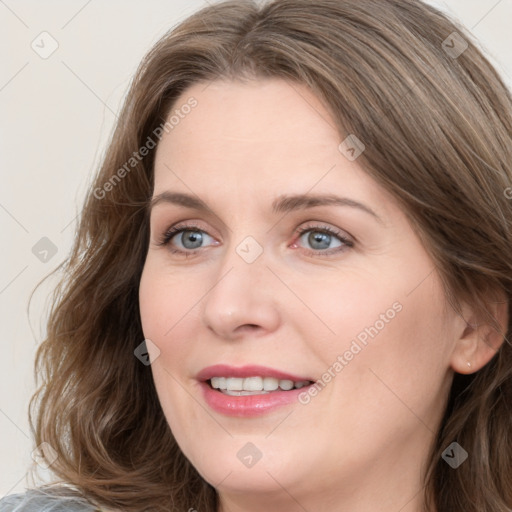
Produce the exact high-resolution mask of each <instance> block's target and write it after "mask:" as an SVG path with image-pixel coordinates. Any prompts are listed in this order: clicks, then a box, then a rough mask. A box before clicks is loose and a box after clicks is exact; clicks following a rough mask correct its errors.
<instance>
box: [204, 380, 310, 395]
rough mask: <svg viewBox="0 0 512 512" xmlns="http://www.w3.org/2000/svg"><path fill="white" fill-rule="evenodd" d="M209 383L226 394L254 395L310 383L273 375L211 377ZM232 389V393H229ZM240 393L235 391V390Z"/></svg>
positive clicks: (300, 386)
mask: <svg viewBox="0 0 512 512" xmlns="http://www.w3.org/2000/svg"><path fill="white" fill-rule="evenodd" d="M210 382H211V385H212V387H213V388H215V389H218V390H220V391H224V392H227V394H233V395H240V394H243V395H245V394H247V395H254V394H258V392H262V391H263V392H266V393H268V392H270V391H275V390H277V389H278V388H281V389H282V390H283V391H289V390H291V389H293V388H297V389H300V388H302V387H304V386H307V385H308V384H310V381H308V380H302V381H297V382H293V381H291V380H287V379H283V380H278V379H276V378H274V377H247V378H245V379H244V378H241V377H212V378H211V380H210ZM231 391H233V392H234V393H230V392H231ZM237 391H238V392H242V393H236V392H237Z"/></svg>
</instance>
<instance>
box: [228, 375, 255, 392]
mask: <svg viewBox="0 0 512 512" xmlns="http://www.w3.org/2000/svg"><path fill="white" fill-rule="evenodd" d="M228 389H229V388H228ZM243 389H244V391H261V390H262V389H263V379H262V378H261V377H249V378H247V379H244V388H243Z"/></svg>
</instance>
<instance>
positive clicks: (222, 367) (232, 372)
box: [196, 364, 316, 382]
mask: <svg viewBox="0 0 512 512" xmlns="http://www.w3.org/2000/svg"><path fill="white" fill-rule="evenodd" d="M212 377H274V378H275V379H279V380H293V381H294V382H299V381H301V380H312V381H314V380H316V379H313V378H311V377H299V376H297V375H292V374H290V373H285V372H282V371H280V370H274V369H273V368H268V367H266V366H257V365H250V366H239V367H236V366H229V365H227V364H216V365H214V366H207V367H206V368H203V369H202V370H201V371H200V372H199V373H198V374H197V376H196V378H197V380H199V381H202V382H204V381H207V380H210V379H211V378H212Z"/></svg>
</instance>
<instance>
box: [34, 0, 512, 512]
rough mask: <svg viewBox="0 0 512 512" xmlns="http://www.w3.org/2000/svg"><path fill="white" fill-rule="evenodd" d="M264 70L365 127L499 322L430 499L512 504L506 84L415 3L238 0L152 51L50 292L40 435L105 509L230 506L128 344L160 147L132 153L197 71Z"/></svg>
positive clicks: (400, 188) (445, 263)
mask: <svg viewBox="0 0 512 512" xmlns="http://www.w3.org/2000/svg"><path fill="white" fill-rule="evenodd" d="M453 32H457V33H458V34H459V36H457V37H458V38H457V39H456V40H454V39H453V37H454V36H453ZM449 37H452V39H449ZM446 41H448V43H446ZM454 41H456V42H457V46H456V47H455V43H454ZM464 42H466V43H467V44H468V47H467V49H465V51H463V52H462V53H461V54H460V55H456V54H454V52H453V48H455V49H458V48H462V49H463V48H464V44H465V43H464ZM462 43H464V44H462ZM461 44H462V46H461ZM450 49H452V51H450ZM265 77H273V78H275V77H277V78H281V79H284V80H287V81H289V83H290V84H293V83H300V84H306V85H307V86H309V87H310V88H311V90H312V91H313V92H314V93H315V94H316V95H317V96H318V97H319V98H320V99H321V101H322V102H324V104H325V105H326V107H327V108H328V110H329V111H330V112H331V113H332V116H333V119H334V120H335V122H336V129H337V130H339V134H340V142H341V141H342V140H344V139H345V138H346V137H347V135H348V134H356V136H357V137H358V138H359V139H360V140H361V141H363V142H364V144H365V146H366V150H365V152H364V153H363V154H362V155H361V156H360V157H359V159H358V163H359V164H360V165H361V166H362V168H363V169H364V170H365V171H366V172H367V173H368V174H369V175H370V176H371V177H372V178H373V179H375V180H376V182H377V183H379V184H380V185H381V186H383V187H384V188H385V189H386V190H387V191H389V192H390V193H391V194H393V196H394V197H395V198H396V199H397V200H398V201H399V202H400V204H401V206H402V207H403V210H404V211H405V212H406V213H407V215H408V218H409V220H410V222H411V224H412V225H413V226H414V228H415V230H416V231H417V233H418V235H419V236H420V237H421V240H422V242H423V243H424V246H425V249H426V250H427V251H428V253H429V255H430V256H431V257H432V260H433V261H434V263H435V267H436V271H437V272H438V273H439V275H440V277H441V279H442V283H443V287H444V289H445V292H446V297H447V298H448V299H449V302H450V304H451V305H452V306H453V307H454V308H455V309H456V311H460V309H459V308H460V301H461V300H464V301H467V302H469V303H470V304H471V305H473V306H474V308H475V310H476V311H478V312H479V313H480V314H481V317H480V318H485V319H486V321H487V320H488V322H489V324H491V325H492V326H493V328H494V329H496V331H497V332H498V333H500V335H501V336H502V337H503V340H504V341H503V343H502V344H501V346H500V348H499V350H497V352H496V354H494V356H493V358H492V359H491V360H490V362H489V363H488V364H486V365H485V366H484V367H483V368H481V369H480V370H479V371H477V372H475V373H473V374H471V375H461V374H458V373H455V374H454V378H453V385H452V388H451V391H450V395H449V397H447V405H446V409H445V413H444V418H443V420H442V422H441V424H440V425H439V430H438V432H437V436H436V438H435V440H434V442H433V444H432V449H431V454H430V459H429V461H428V472H427V473H426V475H425V489H424V491H425V492H424V495H425V510H432V508H431V507H435V510H436V511H437V512H453V511H455V510H464V511H465V512H511V511H512V409H511V404H512V345H511V343H510V341H509V339H508V337H509V333H510V321H509V324H508V325H500V323H499V322H498V320H497V319H496V317H495V315H494V314H493V304H496V303H497V302H501V303H503V302H504V301H506V302H507V304H508V306H507V311H508V313H510V301H509V299H510V297H511V294H512V258H511V253H512V205H511V202H510V200H509V199H508V196H509V195H510V194H509V193H508V192H507V190H509V191H510V190H512V189H509V188H508V187H509V186H510V185H511V183H512V98H511V95H510V92H509V90H508V89H507V87H506V86H505V85H504V83H503V81H502V79H501V78H500V76H499V75H498V74H497V72H496V71H495V69H494V68H493V67H492V65H491V64H490V63H489V61H488V60H487V59H486V57H485V56H484V55H483V54H482V52H481V50H479V49H478V45H477V44H476V42H475V41H474V40H473V39H472V36H471V35H470V34H469V33H468V32H467V31H466V30H465V29H464V28H463V27H461V26H459V25H458V24H457V23H456V22H454V21H452V20H450V19H449V18H448V17H447V16H446V15H444V14H442V13H441V12H439V11H438V10H436V9H435V8H433V7H430V6H428V5H425V4H423V3H422V2H420V1H417V0H357V1H356V0H315V1H314V2H312V1H310V0H274V1H270V2H265V3H261V2H260V3H259V4H258V3H256V2H255V1H250V0H246V1H244V0H240V1H227V2H222V3H218V4H215V5H212V6H208V7H206V8H204V9H202V10H201V11H198V12H197V13H195V14H194V15H192V16H191V17H189V18H188V19H186V20H185V21H184V22H182V23H181V24H179V25H178V26H177V27H175V28H174V29H173V30H171V31H169V32H168V33H167V34H166V35H165V36H164V37H163V38H162V39H161V40H160V41H159V42H158V43H157V44H156V45H155V46H154V47H153V48H152V49H151V50H150V51H149V53H148V54H147V55H146V57H145V58H144V60H143V61H142V63H141V65H140V67H139V69H138V71H137V73H136V75H135V77H134V79H133V82H132V84H131V86H130V90H129V92H128V94H127V97H126V100H125V103H124V106H123V108H122V111H121V113H120V116H119V121H118V123H117V125H116V127H115V130H114V131H113V134H112V137H111V140H110V143H109V145H108V147H107V149H106V152H105V154H104V158H103V163H102V165H101V168H100V169H99V172H98V173H97V175H96V176H95V181H94V184H93V186H92V187H91V189H90V191H89V193H88V196H87V197H86V200H85V204H84V207H83V211H82V213H81V217H80V220H79V224H78V227H77V230H76V239H75V241H74V245H73V248H72V252H71V253H70V255H69V257H68V259H67V260H66V261H65V262H64V263H63V264H62V268H61V270H62V271H63V277H62V278H61V281H60V282H59V284H58V286H57V287H56V288H55V291H54V294H53V295H52V302H51V308H50V311H49V319H48V323H47V335H46V338H45V339H44V340H43V342H42V343H41V344H40V346H39V347H38V350H37V354H36V361H35V372H36V378H37V379H38V381H39V379H41V385H40V386H39V387H38V389H37V391H36V393H35V394H34V396H33V397H32V400H31V402H30V406H29V418H30V425H31V428H32V432H33V435H34V438H35V442H36V445H39V444H41V443H43V442H47V443H49V445H50V446H51V447H52V448H53V449H54V450H55V451H56V452H57V454H58V458H57V460H55V461H54V462H53V464H52V465H51V470H52V471H53V473H54V474H55V475H56V476H57V477H58V478H59V479H60V482H67V483H69V484H71V485H72V486H73V487H74V488H75V489H77V490H79V491H80V493H82V494H83V495H84V496H86V497H87V498H88V499H89V500H90V501H91V502H93V503H96V504H98V505H99V506H101V507H108V508H111V509H120V510H123V511H126V512H135V511H137V512H140V511H146V510H151V511H169V510H173V511H187V510H189V509H190V508H192V507H194V508H196V509H198V510H200V511H202V512H203V511H204V512H214V511H216V508H217V506H218V500H217V494H216V490H215V489H214V488H213V487H212V486H211V485H209V484H208V483H207V482H206V481H205V480H204V479H203V478H202V477H201V476H200V475H199V474H198V472H197V471H196V469H195V468H194V467H193V466H192V465H191V464H190V462H189V461H188V460H187V459H186V457H185V456H184V455H183V453H182V452H181V450H180V448H179V447H178V445H177V443H176V441H175V439H174V437H173V435H172V433H171V431H170V428H169V425H168V423H167V421H166V419H165V417H164V414H163V412H162V409H161V406H160V403H159V401H158V398H157V394H156V390H155V387H154V384H153V380H152V375H151V370H150V367H149V366H145V365H144V364H141V362H140V361H139V360H138V359H137V358H136V357H134V350H135V348H136V347H137V346H139V345H140V343H141V342H142V340H143V339H144V335H143V332H142V328H141V321H140V313H139V304H138V287H139V281H140V277H141V273H142V269H143V265H144V261H145V256H146V253H147V249H148V243H149V217H148V209H147V206H148V203H149V200H150V198H151V196H152V192H153V164H154V154H155V150H154V149H153V150H150V151H149V152H148V154H147V155H145V156H144V158H137V159H136V160H134V161H131V160H130V159H131V158H132V157H133V156H134V154H135V153H137V154H139V153H142V151H141V148H142V147H143V146H144V145H147V144H148V142H147V141H148V137H152V138H153V139H154V134H155V133H156V132H155V130H157V129H158V127H161V126H162V125H163V124H164V123H165V122H166V120H167V116H168V115H169V113H170V111H171V110H172V109H173V108H174V107H175V106H176V105H175V104H176V100H177V98H178V97H179V96H180V95H181V94H182V93H183V92H184V91H186V89H187V87H189V86H190V85H192V84H194V83H198V82H205V83H207V82H209V81H212V80H215V79H218V78H225V79H233V80H235V79H237V80H250V79H253V78H265ZM198 108H200V105H199V106H198ZM127 162H131V163H130V167H126V163H127ZM123 166H124V169H125V171H126V172H125V173H123V172H120V169H122V168H123ZM127 169H129V171H128V170H127ZM107 182H108V183H110V186H108V185H106V184H107ZM509 318H510V314H509ZM500 339H501V338H500ZM453 441H457V442H458V443H459V444H460V445H461V446H462V447H463V448H464V449H465V450H466V451H467V452H468V454H469V458H468V460H467V461H466V462H464V463H463V464H462V465H461V466H460V467H459V468H458V469H456V470H454V469H452V468H450V467H449V466H448V464H447V463H445V462H444V460H442V458H441V454H442V452H443V450H444V449H445V448H446V447H447V446H449V445H450V444H451V443H452V442H453Z"/></svg>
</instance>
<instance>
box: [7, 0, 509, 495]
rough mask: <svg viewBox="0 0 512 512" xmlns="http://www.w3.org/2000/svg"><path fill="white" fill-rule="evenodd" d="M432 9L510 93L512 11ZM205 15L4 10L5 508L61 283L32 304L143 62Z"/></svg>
mask: <svg viewBox="0 0 512 512" xmlns="http://www.w3.org/2000/svg"><path fill="white" fill-rule="evenodd" d="M208 3H213V1H212V0H209V2H208ZM431 3H433V4H435V5H437V6H439V7H441V8H442V9H443V10H446V11H447V12H449V13H450V14H452V15H453V16H455V17H457V18H458V19H459V20H460V21H462V23H464V24H465V25H466V26H467V27H468V28H470V29H471V30H472V32H473V34H474V35H475V36H476V37H477V38H478V39H479V40H480V42H481V44H482V46H483V47H484V48H485V49H486V51H487V55H488V56H490V58H491V60H492V62H493V63H494V64H495V65H496V66H497V68H498V70H499V71H500V72H501V73H502V75H503V76H504V77H505V79H506V81H507V83H508V84H509V86H510V85H512V79H511V78H510V77H511V76H512V52H511V51H510V50H511V48H512V34H511V31H510V20H511V19H512V0H501V1H498V0H444V1H431ZM205 4H206V0H151V1H148V2H142V1H139V2H135V1H133V0H131V1H126V0H122V1H121V0H111V1H109V2H100V1H99V0H89V1H87V0H81V1H76V0H67V1H64V0H62V1H57V0H48V1H45V2H38V1H36V0H30V1H29V0H27V1H20V0H16V1H15V0H0V39H1V48H2V50H1V52H2V66H1V69H0V127H1V134H0V154H1V161H0V165H1V173H2V186H1V188H0V226H1V243H2V252H1V258H2V260H1V261H2V266H1V272H0V308H1V315H2V317H1V322H0V336H1V346H2V348H4V349H5V350H2V356H1V357H0V498H1V497H2V496H3V495H5V494H10V493H13V492H19V491H23V490H24V488H25V487H26V486H29V485H31V482H30V481H29V480H27V478H26V473H27V468H28V466H29V465H30V463H31V451H32V450H33V448H34V446H32V441H31V439H30V434H29V427H28V418H27V407H28V401H29V398H30V396H31V394H32V393H33V391H34V389H35V385H34V380H33V360H34V354H35V350H36V347H37V343H38V342H39V341H40V340H41V339H43V337H44V332H45V317H44V315H45V307H46V306H45V301H46V298H47V296H48V293H49V292H50V290H51V286H53V285H54V284H55V283H56V279H49V280H48V281H47V282H46V283H44V284H43V285H42V286H41V287H40V288H39V289H38V291H37V292H36V294H35V295H34V299H33V301H32V306H31V308H30V311H29V312H27V302H28V297H29V294H30V292H31V291H32V290H33V289H34V287H35V285H36V284H37V283H38V282H39V281H40V280H41V279H42V278H43V277H44V276H45V275H47V274H48V273H49V272H50V271H51V270H53V269H54V268H55V267H56V266H57V265H58V264H59V263H60V262H61V261H62V260H63V259H64V258H65V256H66V254H67V253H68V251H69V249H70V247H71V243H72V237H73V233H74V228H75V218H76V216H77V214H78V213H79V210H80V205H81V203H82V200H83V197H84V194H85V191H86V190H87V187H88V185H89V184H90V182H91V178H92V174H93V173H94V171H95V169H96V168H97V166H98V164H99V162H100V160H101V156H102V154H103V150H104V147H105V143H106V141H107V138H108V136H109V134H110V132H111V129H112V128H113V125H114V122H115V120H116V116H115V114H116V113H117V112H118V111H119V108H120V105H121V101H122V99H123V97H124V94H125V93H126V91H127V87H128V84H129V81H130V79H131V77H132V75H133V73H134V71H135V69H136V67H137V65H138V63H139V62H140V60H141V58H142V57H143V55H144V54H145V53H146V52H147V51H148V50H149V48H150V47H151V46H152V45H153V43H155V42H156V41H157V40H158V39H159V37H160V36H162V35H163V34H164V32H166V31H167V30H168V29H169V28H171V27H172V26H174V25H175V24H176V23H178V22H179V21H181V20H182V19H184V18H186V17H187V16H188V15H189V14H191V13H192V12H194V11H195V10H197V9H198V8H200V7H202V6H204V5H205ZM43 31H46V32H48V33H49V34H51V36H52V38H54V39H55V40H56V41H57V43H58V49H57V50H56V51H55V52H54V53H53V54H52V55H51V56H49V57H48V58H47V59H43V58H41V57H40V56H39V55H38V54H37V53H36V52H35V51H34V50H33V49H32V47H31V44H32V41H34V40H35V43H34V44H38V45H39V46H40V47H42V46H43V45H44V48H46V49H48V48H49V44H50V43H49V40H48V39H45V41H44V42H41V37H39V35H40V34H41V33H42V32H43ZM447 36H448V34H447ZM40 51H43V48H41V50H40ZM42 237H47V238H49V239H50V240H51V241H52V242H53V244H55V246H56V247H57V251H58V252H57V253H56V254H55V255H54V256H53V257H51V258H50V259H48V261H46V262H44V261H40V259H38V257H36V255H35V254H33V252H32V248H33V247H34V245H35V244H36V243H37V242H38V241H39V240H40V239H41V238H42ZM40 256H41V257H43V256H44V254H41V255H40ZM41 474H42V475H43V476H44V475H45V472H44V471H41Z"/></svg>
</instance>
